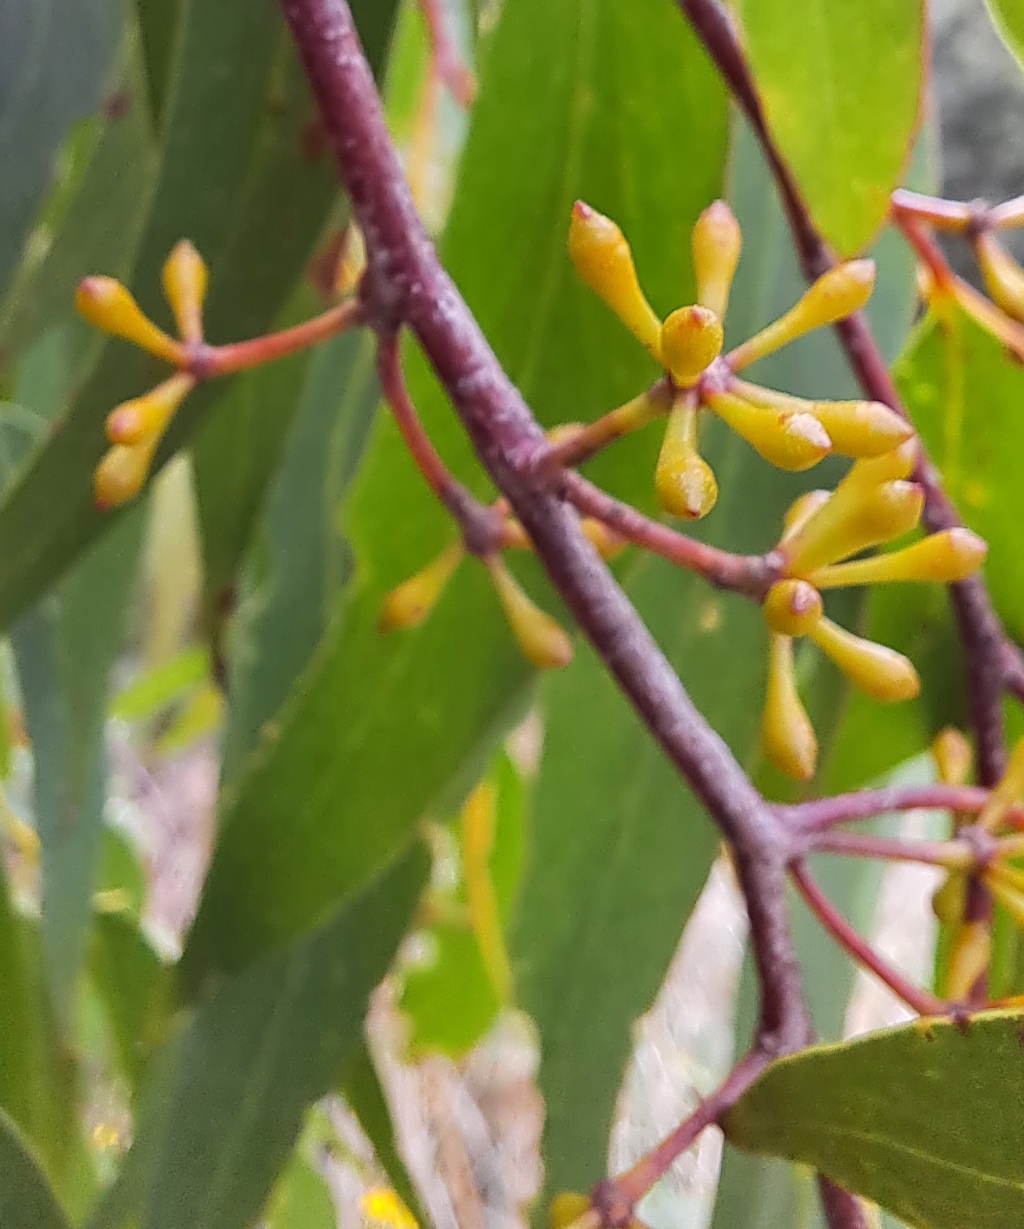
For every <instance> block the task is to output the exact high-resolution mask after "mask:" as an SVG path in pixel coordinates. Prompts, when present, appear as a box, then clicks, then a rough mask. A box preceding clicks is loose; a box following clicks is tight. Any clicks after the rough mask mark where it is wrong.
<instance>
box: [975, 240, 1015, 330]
mask: <svg viewBox="0 0 1024 1229" xmlns="http://www.w3.org/2000/svg"><path fill="white" fill-rule="evenodd" d="M974 255H975V256H976V257H977V260H978V267H979V268H980V269H981V275H982V277H983V278H984V279H985V286H986V287H987V289H988V292H989V294H990V295H991V296H992V298H993V300H994V301H995V302H996V303H997V304H998V305H999V306H1000V307H1001V308H1002V309H1003V311H1004V312H1006V314H1007V315H1008V316H1012V317H1013V318H1014V320H1022V321H1024V269H1022V268H1021V267H1020V265H1019V264H1017V262H1016V261H1015V260H1014V259H1013V257H1012V256H1011V255H1010V253H1009V252H1008V251H1007V250H1006V249H1005V248H1004V247H1003V246H1002V244H1001V243H1000V242H999V240H998V239H997V238H996V237H995V235H993V234H992V233H991V231H982V232H981V233H980V234H978V235H977V236H976V237H975V240H974Z"/></svg>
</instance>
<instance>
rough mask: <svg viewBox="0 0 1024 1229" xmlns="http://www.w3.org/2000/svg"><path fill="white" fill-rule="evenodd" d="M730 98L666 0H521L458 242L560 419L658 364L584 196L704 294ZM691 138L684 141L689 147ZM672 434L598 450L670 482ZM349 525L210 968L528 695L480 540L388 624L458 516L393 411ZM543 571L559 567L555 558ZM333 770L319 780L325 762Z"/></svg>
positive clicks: (617, 480)
mask: <svg viewBox="0 0 1024 1229" xmlns="http://www.w3.org/2000/svg"><path fill="white" fill-rule="evenodd" d="M638 14H642V19H640V17H638ZM538 22H543V23H544V28H545V38H544V39H543V40H542V42H541V43H540V44H538V41H537V38H536V30H537V28H538ZM567 65H568V66H569V68H568V69H567V67H566V66H567ZM526 80H529V81H530V90H529V91H528V92H527V93H526V94H523V93H522V90H521V87H522V83H523V82H524V81H526ZM584 103H585V105H584ZM695 117H697V118H696V119H695ZM725 121H726V117H725V103H724V98H723V96H722V93H721V89H720V87H719V85H718V84H717V82H716V80H715V78H714V76H713V75H712V73H711V70H710V68H709V66H708V65H707V64H706V63H705V62H704V61H703V59H702V58H701V56H700V53H699V51H698V50H697V48H696V46H695V44H694V42H693V40H692V39H691V37H690V35H689V33H688V32H687V30H686V28H685V26H684V25H683V23H681V22H679V21H678V19H677V17H676V16H675V14H674V13H673V12H672V11H671V10H670V9H669V8H667V7H666V6H664V5H662V4H660V3H657V2H655V0H643V4H642V5H641V6H640V8H639V9H638V7H637V6H636V5H629V6H626V5H624V4H622V3H620V2H619V0H602V2H601V3H600V4H597V5H590V4H579V3H574V4H570V5H565V6H559V7H558V8H557V9H555V10H552V8H551V7H550V6H549V5H546V4H543V3H541V0H530V2H529V3H519V4H516V5H510V6H508V7H507V8H506V9H505V10H504V15H503V17H502V19H501V21H500V23H499V25H498V27H497V29H496V31H495V32H494V34H493V36H492V42H491V45H490V47H489V49H488V51H487V55H486V60H485V65H484V71H483V73H482V79H481V89H480V95H479V99H478V101H477V103H476V107H475V109H474V114H473V125H472V128H471V131H470V135H469V139H468V142H467V146H466V151H465V154H464V156H463V161H462V166H461V171H460V179H459V189H458V192H457V193H456V203H455V206H454V208H453V212H452V216H451V220H450V222H449V225H448V228H447V231H446V234H445V237H444V240H443V242H442V245H441V252H442V258H443V259H444V261H445V263H446V264H447V266H448V268H449V269H450V270H451V272H452V274H453V276H454V277H455V280H456V282H457V283H458V284H459V286H460V288H461V289H462V290H463V292H464V293H465V295H466V298H467V300H468V302H469V305H470V307H471V308H472V309H473V310H474V311H475V313H476V314H477V318H478V319H479V321H480V323H481V325H482V326H483V328H484V331H485V333H486V334H487V336H488V338H489V340H490V341H491V342H492V344H493V345H494V347H495V349H496V351H497V353H498V356H499V358H501V359H502V360H503V361H504V362H505V364H506V366H507V369H508V370H509V373H510V374H511V376H512V377H513V379H514V380H515V381H516V382H517V383H518V384H519V386H520V388H521V389H522V391H523V392H524V394H525V395H526V396H527V398H528V399H530V400H531V401H532V402H533V403H534V405H535V408H536V410H537V412H538V414H539V415H540V416H541V418H542V420H543V421H545V422H548V423H551V422H555V421H558V420H560V419H565V418H569V419H575V418H579V417H590V416H596V415H597V414H598V413H601V412H603V411H604V410H607V409H609V408H611V407H612V406H614V405H616V404H618V403H619V402H621V401H624V400H626V399H627V398H629V397H630V396H632V395H634V394H636V393H637V392H638V391H639V390H640V389H642V388H643V387H645V386H646V384H647V383H648V382H649V381H650V379H651V377H652V376H653V374H654V371H653V369H652V366H651V364H650V360H649V359H648V358H647V356H646V355H645V353H644V352H643V350H642V349H640V347H639V346H637V344H636V343H635V341H634V340H633V339H632V338H631V337H630V335H629V334H628V333H626V331H625V330H624V329H623V328H622V326H621V325H620V324H619V323H618V322H617V321H616V320H615V319H614V317H612V316H611V315H610V313H609V312H607V310H606V309H605V308H604V307H603V306H602V305H601V304H600V303H599V302H597V301H596V300H595V299H594V298H593V296H590V295H589V293H588V292H586V291H585V290H584V289H583V288H582V287H581V286H579V285H578V284H576V282H575V281H574V279H573V276H572V270H571V266H570V264H569V262H568V259H567V257H566V255H565V243H566V235H567V228H568V221H569V216H570V209H571V206H572V202H573V200H574V199H575V197H577V196H585V197H588V198H589V199H591V200H593V202H594V204H595V205H597V206H598V207H600V208H602V209H605V210H607V211H608V212H610V213H613V214H615V215H616V216H617V218H618V220H619V221H620V222H621V223H622V224H623V226H624V229H625V230H626V231H627V233H628V234H630V237H631V238H633V237H634V236H635V240H636V242H635V247H636V251H637V260H638V264H639V267H640V271H641V275H642V277H643V278H644V279H645V284H646V285H648V288H649V293H650V295H651V297H652V299H653V300H654V302H655V304H656V306H658V307H659V308H661V309H662V310H668V309H670V308H671V307H673V306H675V305H676V304H677V303H678V302H680V301H681V300H684V299H685V296H686V290H687V257H686V252H687V250H688V246H689V229H690V227H691V225H692V223H693V220H694V218H695V217H696V214H697V213H698V212H699V210H700V209H702V208H703V207H704V206H705V205H706V204H707V203H708V200H709V199H711V198H712V197H713V196H714V195H715V193H716V192H717V191H718V187H719V183H720V178H721V171H722V164H723V160H724V150H725ZM553 125H554V127H553ZM670 144H671V145H672V147H673V149H675V150H676V153H677V156H676V157H674V158H673V159H666V158H665V157H664V156H663V151H664V149H665V148H667V147H668V146H669V145H670ZM684 147H685V153H684ZM624 168H628V170H624ZM627 185H628V190H627ZM506 231H507V232H508V233H515V234H517V235H519V236H521V241H520V242H519V243H517V245H516V246H517V251H515V252H513V251H512V250H511V246H510V245H507V244H502V243H496V242H495V235H496V234H498V233H502V232H506ZM405 357H406V359H407V363H406V375H407V381H408V384H409V387H410V391H411V394H412V396H413V399H414V402H415V404H416V406H417V409H418V410H419V412H420V415H421V417H422V419H423V421H424V423H425V425H426V426H427V428H428V430H429V432H430V434H431V438H432V439H433V441H434V443H435V444H436V446H437V447H438V449H439V450H440V451H441V453H442V454H443V455H444V457H445V459H446V460H447V461H448V462H449V464H450V465H451V466H452V468H453V469H454V470H455V471H456V472H457V473H458V474H459V476H460V477H462V478H463V479H464V480H467V481H468V482H470V483H471V484H472V485H473V486H474V487H475V488H476V489H477V490H482V489H485V486H484V484H483V483H482V481H481V477H480V471H479V468H478V467H477V466H476V464H475V463H474V461H473V459H472V457H471V453H470V448H469V444H468V442H467V440H466V438H465V436H464V434H463V432H462V430H461V428H460V427H459V426H458V424H457V423H456V422H455V421H454V418H453V416H452V414H451V411H450V409H449V407H448V405H447V403H446V400H445V398H444V396H443V394H442V392H441V390H440V389H439V388H438V386H437V384H436V382H435V381H434V379H433V377H432V375H431V374H430V371H429V368H428V367H427V364H426V363H425V361H424V360H423V359H422V358H421V357H419V355H418V354H417V353H416V351H415V350H414V349H413V348H412V347H409V348H407V350H406V351H405ZM656 448H657V439H656V437H655V436H653V435H649V436H648V437H646V438H644V439H641V440H638V441H631V442H630V444H628V445H626V446H624V447H623V448H622V450H621V451H620V453H619V458H618V460H616V461H615V462H614V463H613V464H611V465H609V464H607V463H605V462H603V461H602V462H599V463H598V464H597V465H596V466H595V471H594V472H595V473H596V474H598V475H599V476H602V477H603V478H606V479H607V480H608V481H609V483H610V485H612V486H613V487H615V489H616V490H617V491H618V492H619V493H622V494H627V495H628V494H635V495H636V496H637V497H638V498H640V499H641V500H646V501H647V502H648V503H650V502H651V497H650V479H649V475H650V473H651V472H652V470H653V464H654V454H655V449H656ZM638 459H639V460H638ZM602 466H603V468H602ZM346 528H347V532H348V535H349V538H350V540H351V542H352V545H353V550H354V552H355V555H356V560H357V572H356V575H357V584H356V586H355V589H354V592H353V594H352V596H351V599H350V600H349V602H348V604H347V606H346V608H345V611H344V616H343V622H338V623H336V624H335V626H334V628H333V629H332V632H331V633H330V634H329V636H328V638H327V639H326V641H325V643H324V644H322V646H321V648H320V649H319V651H318V653H317V656H316V658H315V659H314V662H313V663H312V664H311V666H310V669H309V671H308V673H307V675H306V676H305V678H304V680H303V683H302V686H301V688H300V689H299V690H298V691H296V692H293V694H292V697H291V700H290V701H289V704H288V706H287V707H286V709H285V710H284V711H283V712H282V713H281V715H280V718H279V721H278V722H277V725H278V727H279V733H278V732H277V731H274V730H272V731H271V734H273V735H275V736H276V737H275V738H274V741H273V742H272V743H268V745H267V746H266V748H265V749H264V751H263V752H262V753H261V756H260V758H259V759H258V760H257V762H256V764H255V766H254V769H253V771H252V773H251V774H250V776H249V778H248V779H247V780H246V781H245V782H243V783H241V784H240V785H239V787H238V791H237V793H236V794H234V795H233V796H232V797H229V798H228V799H226V805H225V814H224V818H223V821H222V826H221V841H220V845H219V847H218V849H217V851H216V853H215V856H214V862H213V866H212V869H211V873H210V876H209V878H208V880H207V884H206V891H205V894H204V899H203V901H202V903H201V905H200V910H199V914H198V916H197V920H196V924H195V927H194V929H193V932H192V935H191V937H190V941H189V945H188V950H187V951H186V954H185V957H184V961H185V963H184V966H183V972H184V975H185V979H186V984H195V979H196V978H197V977H199V976H200V975H201V972H202V971H204V970H205V969H208V968H209V967H211V966H218V965H219V966H221V967H238V965H239V964H240V963H241V962H243V961H244V960H246V959H248V958H250V957H251V955H252V954H253V953H255V952H257V951H259V950H260V949H261V947H263V946H264V945H266V944H268V943H271V942H275V941H279V940H280V939H282V938H284V937H286V936H287V935H289V934H292V933H294V932H295V931H296V930H298V929H301V928H302V927H304V926H308V925H310V924H311V923H312V922H313V921H314V920H315V919H316V918H317V916H318V915H319V914H320V911H322V910H324V909H326V908H327V907H328V906H329V904H330V902H331V900H333V899H336V898H337V896H338V895H340V894H342V893H344V892H345V891H348V890H350V889H351V886H352V885H353V884H354V883H357V882H359V880H360V879H361V878H363V877H365V875H367V874H368V873H370V872H371V871H372V869H373V868H374V867H376V866H379V865H380V863H381V862H382V861H383V860H384V859H386V858H387V857H388V856H390V853H391V851H392V850H393V849H394V847H395V845H396V844H397V843H399V842H400V841H401V840H402V839H404V836H405V834H406V833H407V832H408V830H409V827H410V825H411V824H413V823H414V822H415V821H416V819H417V818H419V817H420V816H421V815H422V814H424V812H426V811H431V810H432V811H433V812H434V813H435V814H436V813H437V812H438V810H439V809H440V810H441V813H442V814H443V813H444V809H441V808H445V807H446V806H450V805H451V804H452V803H453V802H457V800H458V794H459V790H460V789H461V790H465V789H467V788H468V787H469V786H470V785H471V784H472V783H473V782H474V780H475V779H476V778H478V776H479V775H480V773H481V771H482V770H483V767H484V765H485V764H486V757H487V755H488V752H489V749H490V747H491V746H492V745H493V740H494V738H495V737H496V736H497V735H498V734H500V732H501V731H502V729H503V728H505V727H507V724H508V723H509V721H510V720H511V719H512V718H513V716H514V715H515V714H517V713H518V712H521V711H522V705H523V703H524V702H525V698H526V694H527V692H526V687H527V685H528V683H529V681H530V678H531V671H530V670H529V668H528V667H527V666H526V665H525V663H524V662H523V661H522V659H521V657H520V655H519V653H518V650H517V649H516V647H515V645H514V644H513V642H512V639H511V636H510V634H509V632H508V630H507V628H506V626H505V624H504V621H503V619H502V616H501V614H500V611H499V608H498V604H497V601H496V598H495V596H494V591H493V588H492V587H491V585H490V583H489V581H488V580H487V579H486V577H485V576H484V575H482V569H480V568H479V566H478V565H476V564H475V563H474V562H473V561H467V562H466V563H464V564H463V565H462V567H461V568H460V569H459V571H458V572H457V573H456V575H455V576H454V578H453V580H452V582H451V583H450V584H449V586H448V588H447V590H446V591H445V594H444V595H443V597H442V599H441V601H440V602H439V603H438V606H437V608H436V609H435V610H434V611H433V613H432V614H431V616H430V617H429V619H427V621H426V622H425V623H424V624H423V625H422V626H421V627H419V628H417V629H415V630H411V631H403V632H396V633H393V634H391V635H389V636H387V637H381V636H380V635H379V634H378V632H377V631H376V622H377V617H378V613H379V610H380V605H381V601H382V597H383V595H384V593H385V592H387V590H389V589H390V588H392V587H393V586H394V585H396V584H398V583H399V582H400V581H402V580H404V579H405V578H406V577H408V576H409V575H411V574H412V573H413V572H415V571H418V570H419V569H420V568H422V567H423V566H424V565H425V564H426V563H427V562H428V560H429V559H430V558H431V557H432V556H433V555H435V554H436V553H437V552H438V551H439V550H440V549H442V547H443V546H444V545H445V543H446V542H448V541H450V539H451V537H452V536H453V531H452V527H451V523H450V520H449V518H448V516H447V514H446V513H445V512H444V511H443V509H441V508H440V507H439V506H438V505H437V503H436V501H435V500H434V499H433V497H432V496H431V495H430V493H429V492H428V491H427V490H426V489H425V487H424V485H423V482H422V478H421V477H420V476H419V474H418V473H417V472H416V470H415V467H414V466H413V465H412V463H411V461H410V460H409V458H408V455H407V453H406V451H405V449H404V447H403V445H402V443H401V440H400V439H399V437H398V434H397V432H396V430H395V428H394V426H393V425H392V423H391V422H390V419H388V418H380V419H378V424H377V427H376V429H375V430H374V432H373V435H372V438H371V441H370V444H369V446H368V449H367V456H366V459H365V461H364V464H363V466H362V469H361V472H360V475H359V478H358V480H357V483H356V486H355V489H354V491H353V495H352V499H351V502H350V504H349V507H348V515H347V520H346ZM530 575H531V577H532V580H531V581H530V583H531V585H532V587H533V588H534V589H535V590H536V589H537V587H538V580H537V578H538V573H537V571H536V570H535V569H534V570H533V571H532V572H531V574H530ZM313 772H316V773H317V775H318V785H317V788H316V790H315V791H313V790H309V789H307V788H306V787H305V786H304V785H302V784H301V782H304V781H306V780H308V779H310V778H309V776H308V774H310V773H313ZM285 815H287V822H286V823H285V822H283V817H284V816H285ZM371 815H372V816H373V820H372V823H371V822H370V821H369V816H371ZM243 919H244V921H243Z"/></svg>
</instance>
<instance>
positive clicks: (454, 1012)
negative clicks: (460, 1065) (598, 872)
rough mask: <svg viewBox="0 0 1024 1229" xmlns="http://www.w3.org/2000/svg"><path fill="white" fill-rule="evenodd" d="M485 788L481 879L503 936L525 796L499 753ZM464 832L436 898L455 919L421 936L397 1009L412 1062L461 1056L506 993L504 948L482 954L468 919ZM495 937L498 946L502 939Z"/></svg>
mask: <svg viewBox="0 0 1024 1229" xmlns="http://www.w3.org/2000/svg"><path fill="white" fill-rule="evenodd" d="M484 780H485V782H486V783H487V785H489V786H490V787H491V788H492V789H493V791H494V793H493V799H494V831H493V837H492V841H493V843H492V846H491V850H490V853H489V856H488V859H487V868H486V873H487V878H488V881H489V884H490V889H491V891H492V892H493V900H494V906H495V911H496V914H497V918H496V920H497V922H498V924H499V926H500V927H501V928H502V932H503V931H504V928H505V926H506V923H507V921H508V914H509V907H510V905H511V903H512V900H513V898H514V896H515V894H516V891H517V889H518V887H519V879H520V875H521V872H522V866H523V856H524V850H525V844H526V832H525V823H526V790H525V787H524V784H523V781H522V779H521V778H520V776H519V773H518V772H517V771H516V769H515V767H514V765H513V764H512V762H511V761H510V760H509V758H508V756H507V755H505V754H504V753H499V755H498V756H497V757H496V759H495V762H494V763H493V765H492V766H491V768H490V770H489V771H488V773H487V775H486V777H485V778H484ZM464 824H465V815H464V814H460V815H459V816H458V817H457V818H456V819H455V820H453V822H452V828H453V829H454V834H453V835H454V837H455V841H456V842H457V844H456V848H457V849H458V850H459V868H460V873H459V880H458V883H457V884H456V886H455V889H454V890H453V891H451V892H445V891H442V890H438V891H437V904H438V909H439V911H442V912H443V911H445V910H447V911H448V912H450V913H452V914H456V915H457V916H455V917H454V918H451V917H444V916H442V917H441V918H440V919H439V920H438V921H436V922H433V923H432V924H431V925H429V926H426V927H425V928H424V930H423V932H422V937H423V940H424V945H425V947H426V954H425V959H424V960H423V961H422V962H417V963H415V964H412V965H411V966H410V967H409V968H407V969H406V970H405V974H404V978H403V984H402V993H401V997H400V998H399V1001H398V1006H399V1009H400V1010H401V1011H402V1012H403V1014H404V1015H406V1016H407V1017H408V1019H409V1023H410V1032H409V1037H408V1046H409V1050H410V1053H411V1054H412V1055H414V1056H415V1055H419V1054H422V1053H425V1052H431V1051H439V1052H441V1053H443V1054H447V1055H449V1056H450V1057H452V1058H460V1057H461V1056H462V1055H464V1054H465V1053H466V1051H467V1050H469V1049H470V1048H471V1047H472V1046H474V1045H475V1044H476V1043H477V1042H478V1041H479V1040H480V1038H481V1037H482V1036H483V1035H484V1033H485V1032H486V1031H487V1029H488V1028H489V1027H490V1026H491V1024H492V1023H493V1022H494V1018H495V1016H496V1015H497V1012H498V1009H499V1007H500V1006H501V995H502V994H503V993H504V988H503V983H502V977H503V976H504V977H505V980H506V981H507V975H506V974H505V973H504V970H505V969H506V968H507V959H508V958H507V955H506V954H505V951H504V947H502V948H499V949H498V950H497V951H494V950H490V949H486V950H485V945H486V944H487V943H488V941H489V940H490V939H491V938H492V937H493V936H491V935H489V934H488V933H487V932H486V931H485V932H484V934H483V936H482V935H481V932H480V930H479V929H478V928H477V926H476V925H474V922H473V919H472V914H471V912H470V908H469V903H468V901H469V885H468V883H467V880H468V877H469V875H470V874H471V873H474V872H472V871H470V870H469V869H468V868H467V866H466V863H465V857H464V854H463V841H464V835H463V834H464ZM499 937H500V940H501V941H502V942H503V940H504V934H503V933H502V934H501V935H500V936H499ZM488 957H489V958H490V962H489V961H488ZM496 965H497V970H496V968H495V966H496Z"/></svg>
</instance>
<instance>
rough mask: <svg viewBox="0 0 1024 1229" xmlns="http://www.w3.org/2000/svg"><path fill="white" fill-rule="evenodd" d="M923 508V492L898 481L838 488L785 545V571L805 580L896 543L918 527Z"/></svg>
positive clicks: (918, 488)
mask: <svg viewBox="0 0 1024 1229" xmlns="http://www.w3.org/2000/svg"><path fill="white" fill-rule="evenodd" d="M923 508H924V492H923V491H922V489H921V488H920V487H919V486H918V485H917V483H916V482H905V481H901V480H898V479H897V480H894V481H892V482H883V483H882V484H881V485H880V486H878V487H874V488H869V489H867V490H860V489H858V488H846V489H845V490H844V489H843V485H842V483H840V485H839V486H838V487H837V488H836V489H835V491H834V492H833V493H832V498H831V499H830V500H829V501H828V503H826V504H824V505H823V506H822V507H821V509H820V510H819V511H818V512H817V513H816V514H815V515H814V516H813V517H811V518H810V519H809V520H808V521H807V522H806V524H805V525H804V526H803V528H802V529H801V530H800V532H799V533H795V534H793V535H792V536H790V537H789V538H788V539H787V542H786V553H787V555H788V556H789V562H788V564H787V565H786V571H787V573H788V574H789V575H791V576H809V575H810V574H811V573H812V572H813V573H816V572H817V571H818V569H820V568H823V567H824V566H825V565H826V564H829V563H833V562H835V561H836V560H837V559H845V558H846V557H847V556H849V555H854V554H856V553H857V552H858V551H862V550H866V549H867V547H869V546H878V545H879V544H880V543H882V542H888V541H891V539H893V538H898V537H899V536H900V535H901V534H904V533H907V532H909V530H911V529H913V528H914V527H915V526H916V525H917V523H918V521H919V520H920V519H921V512H922V509H923Z"/></svg>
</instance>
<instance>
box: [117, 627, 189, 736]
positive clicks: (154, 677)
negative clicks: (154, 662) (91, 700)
mask: <svg viewBox="0 0 1024 1229" xmlns="http://www.w3.org/2000/svg"><path fill="white" fill-rule="evenodd" d="M209 673H210V654H209V653H208V652H207V650H206V649H205V648H203V646H202V645H192V646H191V647H190V648H187V649H182V650H181V652H180V653H176V654H175V655H174V656H173V657H172V658H170V660H169V661H165V662H162V663H161V664H160V665H159V666H154V667H153V669H151V670H148V671H147V672H146V673H145V674H142V675H140V676H139V677H138V678H135V679H133V680H132V681H131V682H130V683H129V684H128V685H127V686H126V687H122V688H121V690H120V691H119V692H118V693H117V694H116V695H115V696H114V697H113V698H112V699H111V701H110V716H111V717H117V718H119V719H120V720H121V721H142V720H143V719H144V718H147V717H153V716H155V715H156V714H157V713H158V712H160V710H161V709H163V708H166V707H167V705H169V704H171V703H172V702H173V701H175V700H177V699H179V698H180V697H181V695H182V694H183V693H184V692H186V691H189V690H190V689H191V688H193V687H194V686H195V685H196V684H197V683H201V682H202V681H203V680H204V679H206V678H208V677H209Z"/></svg>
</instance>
